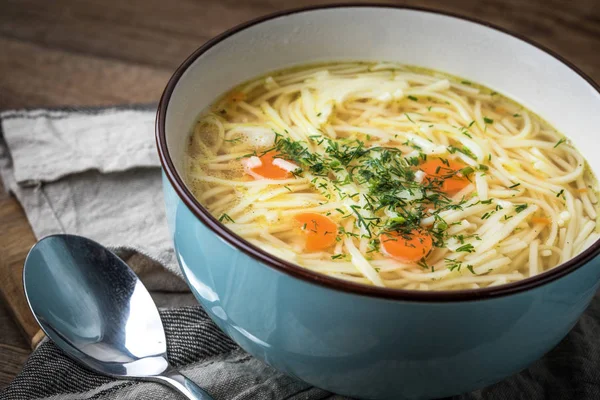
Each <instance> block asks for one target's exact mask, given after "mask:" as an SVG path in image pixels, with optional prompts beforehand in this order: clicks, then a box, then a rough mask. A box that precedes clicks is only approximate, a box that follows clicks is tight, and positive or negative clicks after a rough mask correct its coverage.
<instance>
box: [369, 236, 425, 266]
mask: <svg viewBox="0 0 600 400" xmlns="http://www.w3.org/2000/svg"><path fill="white" fill-rule="evenodd" d="M379 242H380V243H381V251H382V253H383V254H385V255H386V256H388V257H391V258H394V259H396V260H398V261H403V262H416V261H419V260H420V259H422V258H423V257H425V256H427V255H428V254H429V252H430V251H431V249H432V248H433V239H432V238H431V235H429V234H428V233H427V232H426V231H423V230H419V229H413V230H412V231H410V233H401V232H385V233H382V234H381V235H379Z"/></svg>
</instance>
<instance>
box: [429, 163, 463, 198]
mask: <svg viewBox="0 0 600 400" xmlns="http://www.w3.org/2000/svg"><path fill="white" fill-rule="evenodd" d="M464 167H466V165H464V164H463V163H461V162H458V161H452V160H448V161H447V164H446V163H445V162H442V160H440V159H439V158H437V159H431V160H428V161H425V162H424V163H423V164H421V165H420V166H419V169H420V170H421V171H423V172H425V174H426V176H425V178H424V179H423V181H424V182H425V183H432V184H433V185H434V186H436V187H437V188H438V189H439V190H441V191H442V192H444V193H448V194H453V193H456V192H459V191H461V190H462V189H464V188H465V187H466V186H467V185H468V184H469V180H468V179H467V178H466V177H465V176H464V175H463V174H462V173H461V172H459V171H460V170H461V169H463V168H464Z"/></svg>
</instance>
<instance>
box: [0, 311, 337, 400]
mask: <svg viewBox="0 0 600 400" xmlns="http://www.w3.org/2000/svg"><path fill="white" fill-rule="evenodd" d="M161 318H162V320H163V324H164V326H165V332H166V335H167V347H168V352H169V360H170V361H171V363H172V364H173V365H174V366H176V367H178V368H181V372H183V373H184V374H185V375H187V376H188V377H189V378H191V379H193V380H194V381H195V382H196V383H198V384H199V385H200V386H202V388H204V389H206V390H207V391H208V392H209V393H210V394H211V395H212V396H213V397H214V398H215V400H219V399H223V400H246V399H247V400H250V399H252V400H267V399H269V400H271V399H298V400H300V399H307V400H308V399H311V400H317V399H340V400H341V399H343V397H341V396H335V395H331V394H330V393H328V392H326V391H324V390H321V389H317V388H313V387H311V386H310V385H308V384H306V383H303V382H300V381H297V380H295V379H292V378H289V377H287V376H285V375H283V374H281V373H279V372H277V371H275V370H274V369H272V368H271V367H269V366H267V365H265V364H263V363H262V362H260V361H258V360H257V359H256V358H253V357H251V356H250V355H248V353H245V352H244V351H242V350H240V348H239V347H237V346H236V345H235V343H233V342H232V341H231V339H229V338H228V337H227V336H225V334H224V333H223V332H221V331H220V330H219V328H217V327H216V325H214V324H213V323H212V321H210V319H208V316H207V315H206V313H205V312H204V311H203V310H202V309H201V308H200V307H187V308H179V309H171V310H164V311H161ZM182 398H183V397H182V396H181V395H180V394H178V393H177V392H174V391H173V390H172V389H170V388H168V387H165V386H163V385H160V384H157V383H152V382H142V381H127V380H114V379H111V378H108V377H106V376H101V375H98V374H95V373H93V372H91V371H89V370H87V369H85V368H82V367H81V366H79V365H78V364H76V363H75V362H74V361H72V360H71V359H69V358H68V357H66V356H65V355H64V353H62V352H61V351H60V350H59V349H58V348H56V346H54V344H53V343H51V342H46V343H43V344H42V345H40V347H39V348H38V349H37V350H36V351H35V352H34V353H33V355H32V356H31V357H30V358H29V360H28V361H27V364H26V365H25V367H24V368H23V372H22V373H21V374H20V375H19V376H18V377H17V378H16V379H15V381H14V382H13V383H12V384H11V385H10V386H9V387H8V388H7V389H6V390H5V391H4V392H2V393H0V399H2V400H32V399H47V400H50V399H56V400H58V399H60V400H75V399H77V400H82V399H96V400H102V399H119V400H121V399H144V400H167V399H182Z"/></svg>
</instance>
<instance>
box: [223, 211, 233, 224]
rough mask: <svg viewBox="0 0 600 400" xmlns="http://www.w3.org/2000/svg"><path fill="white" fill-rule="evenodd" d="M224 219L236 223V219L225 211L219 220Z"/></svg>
mask: <svg viewBox="0 0 600 400" xmlns="http://www.w3.org/2000/svg"><path fill="white" fill-rule="evenodd" d="M223 221H228V222H232V223H235V221H234V220H233V219H232V218H231V217H230V216H229V215H227V214H225V213H223V214H221V216H220V217H219V222H223Z"/></svg>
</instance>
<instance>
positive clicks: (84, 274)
mask: <svg viewBox="0 0 600 400" xmlns="http://www.w3.org/2000/svg"><path fill="white" fill-rule="evenodd" d="M23 284H24V288H25V294H26V296H27V301H28V302H29V306H30V307H31V310H32V312H33V315H34V316H35V318H36V320H37V321H38V323H39V324H40V326H41V328H42V330H43V331H44V332H45V333H46V335H47V336H48V337H49V338H50V339H51V340H52V341H53V342H54V343H55V344H56V345H57V346H58V347H59V348H61V349H62V350H63V351H64V352H65V353H66V354H67V355H69V356H70V357H71V358H73V359H74V360H76V361H79V362H80V363H82V364H84V365H86V366H87V367H89V368H90V369H92V370H94V371H96V372H98V373H101V374H104V375H109V376H112V377H115V378H135V379H145V380H151V381H157V382H161V383H165V384H167V385H169V386H171V387H173V388H175V389H176V390H179V391H180V392H182V393H183V394H184V395H185V396H186V397H188V398H189V399H204V400H209V399H211V397H210V396H209V395H208V394H207V393H206V392H205V391H203V390H202V389H201V388H199V387H198V386H196V385H195V384H194V383H193V382H192V381H190V380H189V379H187V378H185V377H184V376H183V375H181V374H179V373H178V372H177V371H175V370H174V369H173V368H172V367H171V366H170V365H169V362H168V359H167V342H166V338H165V332H164V329H163V325H162V321H161V319H160V315H159V313H158V309H157V308H156V305H155V304H154V301H153V300H152V297H151V296H150V293H149V292H148V290H147V289H146V287H145V286H144V285H143V284H142V282H141V281H140V280H139V278H138V277H137V276H136V275H135V273H134V272H133V271H132V270H131V269H130V268H129V267H128V266H127V264H125V262H124V261H123V260H121V259H120V258H119V257H117V256H116V255H115V254H114V253H112V252H111V251H110V250H108V249H107V248H105V247H103V246H102V245H100V244H98V243H96V242H94V241H92V240H90V239H87V238H84V237H80V236H74V235H52V236H47V237H45V238H44V239H42V240H40V241H39V242H38V243H37V244H36V245H35V246H33V248H32V249H31V250H30V252H29V254H28V255H27V259H26V260H25V266H24V270H23Z"/></svg>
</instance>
